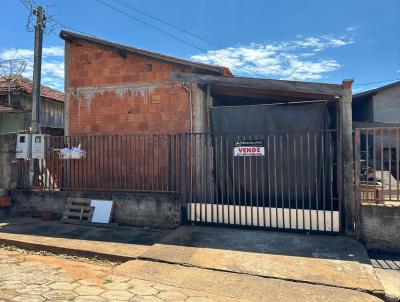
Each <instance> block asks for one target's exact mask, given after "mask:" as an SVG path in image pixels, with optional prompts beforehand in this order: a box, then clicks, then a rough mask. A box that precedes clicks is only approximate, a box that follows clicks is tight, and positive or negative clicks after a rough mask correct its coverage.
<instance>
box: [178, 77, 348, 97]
mask: <svg viewBox="0 0 400 302" xmlns="http://www.w3.org/2000/svg"><path fill="white" fill-rule="evenodd" d="M171 80H174V81H178V82H191V83H196V84H199V85H210V87H211V89H212V92H213V94H216V95H224V96H234V97H248V98H266V97H279V98H288V99H293V100H295V99H303V100H304V99H309V100H317V99H319V100H321V99H326V100H329V99H337V98H340V97H341V96H342V93H343V92H342V91H343V87H342V85H341V84H326V83H311V82H299V81H284V80H271V79H260V78H247V77H222V76H212V75H196V74H189V73H172V75H171Z"/></svg>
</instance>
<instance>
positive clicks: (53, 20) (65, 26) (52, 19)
mask: <svg viewBox="0 0 400 302" xmlns="http://www.w3.org/2000/svg"><path fill="white" fill-rule="evenodd" d="M47 19H48V20H51V21H52V22H54V23H56V24H57V25H58V26H60V27H62V28H65V29H68V30H72V31H74V32H77V33H80V34H82V35H86V36H91V37H94V36H93V35H91V34H88V33H85V32H83V31H80V30H78V29H76V28H73V27H71V26H67V25H65V24H63V23H61V22H60V21H58V20H57V19H55V18H54V17H53V16H49V17H47Z"/></svg>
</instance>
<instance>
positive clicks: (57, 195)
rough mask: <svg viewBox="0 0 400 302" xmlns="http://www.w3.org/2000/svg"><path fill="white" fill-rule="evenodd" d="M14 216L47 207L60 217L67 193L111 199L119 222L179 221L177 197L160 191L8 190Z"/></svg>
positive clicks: (169, 224)
mask: <svg viewBox="0 0 400 302" xmlns="http://www.w3.org/2000/svg"><path fill="white" fill-rule="evenodd" d="M11 197H12V209H11V215H13V216H29V217H40V216H41V213H42V211H44V210H49V211H53V212H54V213H55V214H56V218H61V216H62V212H63V210H64V205H65V201H66V199H67V198H68V197H81V198H91V199H106V200H113V201H114V203H115V207H114V213H113V217H112V222H117V223H119V224H121V225H131V226H139V227H146V226H147V227H151V228H161V229H166V228H167V229H169V228H176V227H177V226H179V225H180V223H181V202H180V197H179V196H177V195H172V194H166V193H165V194H163V193H125V192H115V193H114V192H111V193H110V192H93V193H92V192H65V191H60V192H34V191H29V190H13V191H11Z"/></svg>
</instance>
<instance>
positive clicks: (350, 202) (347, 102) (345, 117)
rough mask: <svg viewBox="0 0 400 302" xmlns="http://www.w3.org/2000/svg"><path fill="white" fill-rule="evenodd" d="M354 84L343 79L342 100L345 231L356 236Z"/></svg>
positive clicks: (341, 128)
mask: <svg viewBox="0 0 400 302" xmlns="http://www.w3.org/2000/svg"><path fill="white" fill-rule="evenodd" d="M352 84H353V80H345V81H343V95H342V98H341V100H340V107H341V108H340V118H341V121H340V124H341V127H340V130H341V132H342V135H341V137H342V141H341V146H342V149H341V152H342V167H343V169H342V175H343V177H342V179H343V202H344V211H345V233H346V235H348V236H354V223H355V201H354V185H353V176H354V174H353V125H352V110H351V103H352V93H351V85H352Z"/></svg>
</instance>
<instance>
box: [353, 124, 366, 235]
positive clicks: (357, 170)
mask: <svg viewBox="0 0 400 302" xmlns="http://www.w3.org/2000/svg"><path fill="white" fill-rule="evenodd" d="M360 145H361V140H360V129H355V133H354V181H355V201H356V212H355V216H356V217H355V219H356V221H355V222H356V223H355V228H356V229H355V231H356V238H357V240H360V239H361V218H362V216H361V196H360V175H361V167H360V165H361V162H360V152H361V148H360ZM367 194H368V193H367Z"/></svg>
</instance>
